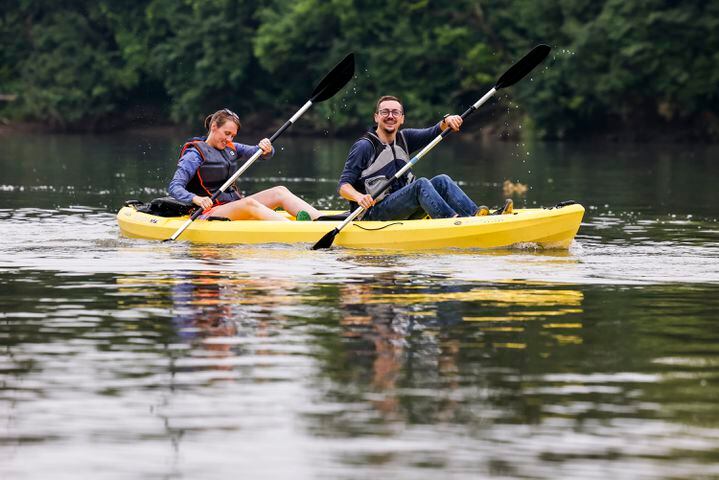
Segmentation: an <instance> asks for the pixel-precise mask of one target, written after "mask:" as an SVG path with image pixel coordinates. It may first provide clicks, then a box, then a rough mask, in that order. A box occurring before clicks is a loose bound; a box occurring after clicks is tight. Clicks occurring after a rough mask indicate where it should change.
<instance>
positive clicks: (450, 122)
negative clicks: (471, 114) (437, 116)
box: [439, 115, 464, 132]
mask: <svg viewBox="0 0 719 480" xmlns="http://www.w3.org/2000/svg"><path fill="white" fill-rule="evenodd" d="M462 122H464V120H462V116H461V115H450V116H448V117H447V118H445V119H443V120H442V122H441V123H440V124H439V128H441V129H442V131H443V132H444V131H445V130H447V127H449V128H451V129H452V130H454V131H455V132H458V131H459V127H461V126H462Z"/></svg>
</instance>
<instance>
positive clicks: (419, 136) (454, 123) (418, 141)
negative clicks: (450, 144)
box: [402, 115, 462, 154]
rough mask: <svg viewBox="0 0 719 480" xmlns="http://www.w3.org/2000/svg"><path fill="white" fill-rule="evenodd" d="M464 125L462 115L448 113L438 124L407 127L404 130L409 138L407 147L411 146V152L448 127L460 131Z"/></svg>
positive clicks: (405, 136)
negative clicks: (426, 126)
mask: <svg viewBox="0 0 719 480" xmlns="http://www.w3.org/2000/svg"><path fill="white" fill-rule="evenodd" d="M461 126H462V116H461V115H448V116H447V117H445V118H443V119H442V121H441V122H439V123H438V124H436V125H434V126H432V127H428V128H405V129H403V130H402V133H404V138H405V139H406V140H407V148H409V151H410V154H411V153H412V152H414V151H416V150H419V149H420V148H424V146H425V145H427V144H428V143H429V142H431V141H432V140H434V138H435V137H436V136H437V135H439V134H440V133H442V132H443V131H445V130H446V129H447V128H451V129H452V130H454V131H455V132H456V131H459V128H460V127H461Z"/></svg>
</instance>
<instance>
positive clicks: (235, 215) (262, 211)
mask: <svg viewBox="0 0 719 480" xmlns="http://www.w3.org/2000/svg"><path fill="white" fill-rule="evenodd" d="M212 215H213V216H216V217H225V218H229V219H230V220H278V221H289V219H288V218H287V217H285V216H284V215H282V214H280V213H277V212H275V211H274V210H273V209H271V208H267V207H266V206H265V205H263V204H262V203H261V202H259V201H257V200H256V199H254V198H252V197H245V198H243V199H241V200H235V201H234V202H230V203H225V204H224V205H220V206H219V207H215V209H214V210H213V211H212Z"/></svg>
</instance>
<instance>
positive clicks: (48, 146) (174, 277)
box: [0, 132, 719, 479]
mask: <svg viewBox="0 0 719 480" xmlns="http://www.w3.org/2000/svg"><path fill="white" fill-rule="evenodd" d="M182 139H183V137H182V135H180V134H177V133H171V132H170V133H168V132H160V133H125V134H116V135H109V136H48V135H45V134H41V135H33V134H32V133H27V134H14V135H5V136H4V137H3V138H2V140H3V148H2V150H0V172H2V173H0V236H1V237H2V241H1V242H0V478H3V479H5V478H7V479H46V478H53V479H58V478H68V479H69V478H72V479H75V478H94V479H125V478H127V479H137V478H150V479H152V478H162V479H169V478H188V479H189V478H203V479H208V478H210V479H211V478H228V477H230V478H237V477H238V476H240V477H242V478H253V479H276V478H292V479H310V478H311V479H315V478H322V479H359V478H395V479H436V478H453V479H464V478H467V479H469V478H472V479H474V478H489V477H498V478H499V477H502V478H533V479H554V478H597V479H600V478H601V479H605V478H610V477H611V478H626V479H641V478H652V479H655V478H672V479H676V478H719V406H718V405H717V398H719V328H717V313H716V312H717V311H718V310H719V260H718V258H719V225H718V224H717V217H718V213H719V212H717V207H716V205H717V197H716V179H717V178H719V164H718V163H717V162H716V158H717V156H718V155H717V154H719V148H717V147H707V146H691V145H680V146H672V145H620V144H580V143H577V144H572V143H563V144H543V143H517V142H504V143H502V142H484V143H468V142H461V141H459V140H458V139H451V138H450V139H448V140H447V141H446V142H444V143H443V144H441V145H440V146H438V147H437V148H436V149H435V150H433V151H432V153H430V154H429V155H427V156H426V157H425V158H424V159H423V160H422V162H420V164H419V165H418V168H417V170H418V173H419V174H420V175H425V176H431V175H433V174H436V173H440V172H442V173H448V174H450V175H451V176H452V177H453V178H455V179H457V180H459V181H460V183H461V185H462V186H463V188H464V189H465V190H466V191H467V192H468V193H469V194H470V195H471V196H472V197H473V198H475V199H476V200H477V201H478V203H484V204H487V205H489V206H492V207H494V206H497V205H499V204H501V202H502V200H503V198H504V194H503V192H502V183H503V181H504V180H511V181H512V182H521V183H522V184H524V185H526V186H527V187H528V190H527V192H526V193H525V194H524V195H521V196H520V195H517V194H515V196H514V198H515V205H517V206H525V205H526V206H550V205H553V204H555V203H557V202H559V201H563V200H569V199H572V200H576V201H578V202H580V203H582V204H583V205H584V206H585V207H586V209H587V213H586V215H585V218H584V222H583V224H582V227H581V229H580V231H579V234H578V236H577V238H576V241H575V242H574V244H573V245H572V247H571V248H570V250H569V251H541V250H536V249H532V248H524V249H513V250H500V251H440V252H437V251H434V252H427V253H417V252H414V253H411V254H402V253H397V252H393V253H385V252H381V251H355V250H346V249H341V248H336V247H335V248H333V249H332V250H330V251H317V252H315V251H311V250H308V249H306V248H302V247H297V246H294V247H292V246H277V245H275V246H266V247H263V246H252V247H246V246H228V245H203V246H195V245H190V244H187V243H184V242H177V243H172V244H162V243H158V242H150V241H143V240H134V239H126V238H123V237H122V236H121V235H120V233H119V231H118V228H117V225H116V222H115V217H114V215H115V213H116V212H117V210H118V209H119V208H120V206H121V205H122V202H123V201H124V200H127V199H131V198H137V199H140V200H149V199H151V198H153V197H155V196H161V195H164V189H165V185H166V183H167V180H168V179H169V177H170V176H171V174H172V171H173V169H174V164H175V160H174V158H175V157H176V154H177V147H178V145H179V144H180V143H181V141H182ZM239 140H240V141H243V140H244V141H252V140H251V139H243V138H240V139H239ZM350 143H351V142H350V141H347V140H330V139H326V138H318V139H298V138H294V139H293V138H289V139H286V140H284V141H278V142H277V145H276V147H277V155H276V156H275V158H273V159H271V160H268V161H262V162H258V163H257V164H255V165H253V166H252V167H251V169H250V170H248V172H247V174H246V175H247V178H244V179H242V181H241V182H240V184H241V186H242V188H243V189H245V190H247V191H250V192H252V191H256V190H259V189H261V188H266V187H269V186H271V185H275V184H284V185H286V186H288V187H289V188H290V189H291V190H292V191H294V192H296V193H298V194H300V195H302V196H303V197H305V198H306V199H308V200H309V201H311V202H312V203H314V204H316V205H319V206H321V207H336V208H343V204H342V203H341V202H340V201H339V200H337V198H336V195H335V193H334V192H335V188H336V178H337V176H338V174H339V172H340V170H341V168H342V165H343V162H344V158H345V155H346V152H347V149H348V147H349V144H350Z"/></svg>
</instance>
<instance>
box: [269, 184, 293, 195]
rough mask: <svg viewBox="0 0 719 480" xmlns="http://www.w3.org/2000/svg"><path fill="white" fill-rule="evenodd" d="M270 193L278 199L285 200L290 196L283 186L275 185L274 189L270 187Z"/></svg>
mask: <svg viewBox="0 0 719 480" xmlns="http://www.w3.org/2000/svg"><path fill="white" fill-rule="evenodd" d="M270 191H271V192H272V193H273V194H274V195H276V196H277V197H278V198H287V196H289V194H290V189H289V188H287V187H285V186H284V185H277V186H276V187H272V188H271V189H270Z"/></svg>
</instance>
